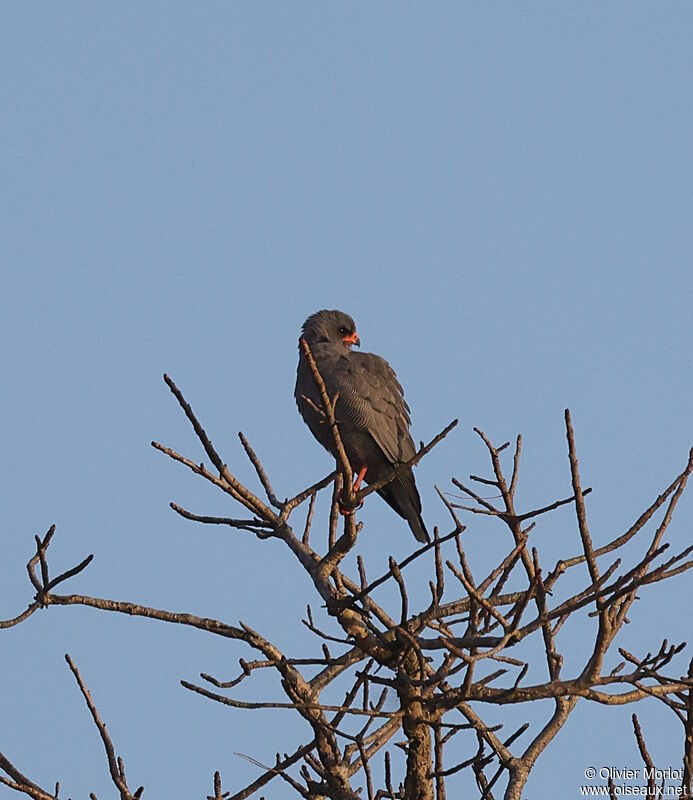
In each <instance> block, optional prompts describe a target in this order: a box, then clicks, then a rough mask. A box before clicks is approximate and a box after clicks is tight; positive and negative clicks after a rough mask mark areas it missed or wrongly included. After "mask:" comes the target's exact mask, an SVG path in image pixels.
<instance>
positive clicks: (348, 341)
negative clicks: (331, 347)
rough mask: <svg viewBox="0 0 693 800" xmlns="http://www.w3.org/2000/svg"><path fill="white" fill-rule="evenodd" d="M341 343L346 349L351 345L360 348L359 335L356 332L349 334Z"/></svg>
mask: <svg viewBox="0 0 693 800" xmlns="http://www.w3.org/2000/svg"><path fill="white" fill-rule="evenodd" d="M342 341H343V342H344V344H345V345H347V346H348V347H351V345H354V344H355V345H356V347H361V340H360V339H359V335H358V333H356V331H354V332H353V333H350V334H349V335H348V336H344V337H342Z"/></svg>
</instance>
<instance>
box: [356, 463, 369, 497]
mask: <svg viewBox="0 0 693 800" xmlns="http://www.w3.org/2000/svg"><path fill="white" fill-rule="evenodd" d="M367 471H368V467H367V466H363V467H361V469H360V470H359V474H358V475H357V476H356V480H355V481H354V488H353V490H352V491H354V492H358V490H359V489H360V488H361V483H362V481H363V479H364V478H365V477H366V472H367Z"/></svg>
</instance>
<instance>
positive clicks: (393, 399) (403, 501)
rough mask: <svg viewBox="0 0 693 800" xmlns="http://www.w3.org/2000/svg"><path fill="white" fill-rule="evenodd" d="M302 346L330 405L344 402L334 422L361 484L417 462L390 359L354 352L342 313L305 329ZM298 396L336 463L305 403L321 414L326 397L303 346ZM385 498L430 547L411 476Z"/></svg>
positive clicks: (325, 431) (318, 316)
mask: <svg viewBox="0 0 693 800" xmlns="http://www.w3.org/2000/svg"><path fill="white" fill-rule="evenodd" d="M301 338H302V339H305V340H306V342H307V343H308V345H309V347H310V351H311V353H312V354H313V358H314V359H315V363H316V364H317V367H318V370H319V371H320V374H321V375H322V378H323V380H324V382H325V388H326V389H327V394H328V395H329V397H330V398H333V397H334V396H335V394H338V399H337V405H336V407H335V416H336V419H337V424H338V426H339V433H340V436H341V439H342V443H343V445H344V450H345V451H346V455H347V458H348V459H349V463H350V464H351V468H352V470H353V471H354V473H356V474H357V475H358V478H357V481H359V479H361V480H365V481H366V483H375V482H376V481H377V480H379V479H380V478H381V476H382V475H383V474H384V473H385V471H386V470H388V469H389V468H391V467H393V466H397V465H398V464H401V463H402V462H404V461H408V460H409V459H410V458H412V456H413V455H414V453H415V452H416V450H415V448H414V442H413V441H412V438H411V435H410V433H409V425H410V424H411V420H410V417H409V406H408V405H407V404H406V402H405V400H404V392H403V391H402V387H401V386H400V384H399V381H398V380H397V376H396V375H395V373H394V370H393V369H392V367H391V366H390V365H389V364H388V363H387V361H385V359H384V358H381V357H380V356H377V355H375V354H374V353H358V352H354V351H352V349H351V348H352V346H353V345H356V346H360V344H361V342H360V340H359V337H358V334H357V333H356V326H355V325H354V320H353V319H352V318H351V317H350V316H349V315H348V314H345V313H344V312H343V311H317V312H316V313H315V314H312V315H311V316H310V317H308V319H307V320H306V321H305V322H304V323H303V328H302V330H301ZM294 396H295V398H296V403H297V404H298V410H299V411H300V413H301V416H302V417H303V419H304V421H305V422H306V424H307V425H308V427H309V428H310V430H311V433H312V434H313V436H315V438H316V439H317V440H318V441H319V442H320V444H321V445H322V446H323V447H325V448H326V449H327V450H329V451H330V453H332V455H333V456H335V457H336V447H335V443H334V438H333V435H332V431H331V430H330V426H329V424H328V423H327V421H326V420H325V418H324V417H323V416H322V415H321V414H320V412H319V411H317V410H316V408H314V407H313V406H311V403H309V402H307V401H306V399H305V398H308V400H310V401H311V402H312V403H313V404H314V405H315V406H316V407H317V408H320V406H321V399H320V392H319V390H318V388H317V386H316V385H315V380H314V378H313V373H312V372H311V369H310V364H309V363H308V358H307V357H306V355H305V353H304V352H303V349H302V348H301V346H300V344H299V358H298V371H297V375H296V389H295V390H294ZM378 494H379V495H380V496H381V497H382V498H383V499H384V500H385V502H387V503H388V504H389V505H390V506H392V508H393V509H394V510H395V511H396V512H397V513H398V514H399V515H400V516H401V517H404V519H406V520H407V522H408V523H409V527H410V528H411V531H412V533H413V534H414V536H415V537H416V539H417V540H418V541H419V542H427V541H429V536H428V532H427V530H426V526H425V525H424V521H423V519H422V518H421V498H420V497H419V492H418V491H417V489H416V483H415V482H414V473H413V472H412V470H411V468H409V469H406V470H402V471H401V472H400V473H399V474H398V475H397V477H396V478H395V479H394V480H393V481H392V482H391V483H388V484H387V486H383V488H382V489H379V490H378Z"/></svg>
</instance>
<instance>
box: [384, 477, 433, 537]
mask: <svg viewBox="0 0 693 800" xmlns="http://www.w3.org/2000/svg"><path fill="white" fill-rule="evenodd" d="M378 494H379V495H380V496H381V497H382V498H383V500H385V502H386V503H387V504H388V505H390V506H391V507H392V508H393V509H394V510H395V511H396V512H397V513H398V514H399V515H400V517H404V519H406V521H407V522H408V523H409V527H410V528H411V532H412V533H413V534H414V538H415V539H416V541H417V542H421V543H422V544H426V543H428V542H430V541H431V537H430V536H429V535H428V531H427V530H426V525H425V524H424V521H423V518H422V516H421V498H420V497H419V492H418V491H417V488H416V483H415V482H414V474H413V473H412V472H411V470H409V472H408V473H407V472H405V473H403V474H400V475H399V476H398V478H396V479H395V480H394V481H393V482H392V483H388V484H387V486H383V488H382V489H380V490H379V492H378Z"/></svg>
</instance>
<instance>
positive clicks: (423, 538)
mask: <svg viewBox="0 0 693 800" xmlns="http://www.w3.org/2000/svg"><path fill="white" fill-rule="evenodd" d="M407 522H408V523H409V527H410V528H411V532H412V533H413V534H414V537H415V538H416V541H417V542H421V543H422V544H427V543H428V542H430V541H431V537H430V536H429V535H428V531H427V530H426V526H425V525H424V521H423V519H422V517H421V512H415V513H414V514H410V515H408V516H407Z"/></svg>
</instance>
